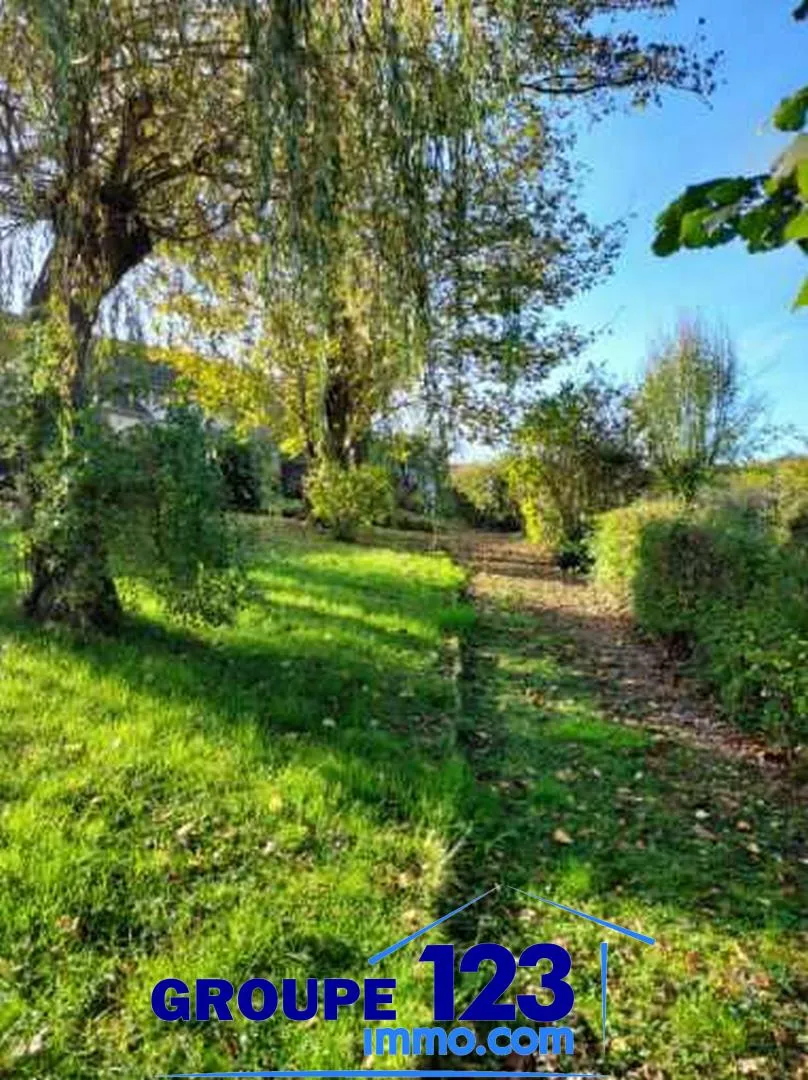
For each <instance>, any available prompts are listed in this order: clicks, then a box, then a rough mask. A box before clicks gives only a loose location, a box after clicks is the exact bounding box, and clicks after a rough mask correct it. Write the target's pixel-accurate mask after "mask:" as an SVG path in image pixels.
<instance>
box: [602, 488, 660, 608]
mask: <svg viewBox="0 0 808 1080" xmlns="http://www.w3.org/2000/svg"><path fill="white" fill-rule="evenodd" d="M680 511H681V504H680V503H678V502H675V501H674V500H672V499H642V500H640V501H638V502H635V503H631V505H630V506H623V507H620V508H619V509H618V510H609V511H608V512H607V513H605V514H601V515H600V516H599V517H598V519H597V521H596V523H595V532H594V535H593V536H592V539H591V541H590V544H589V549H590V551H591V553H592V556H593V558H594V560H595V569H594V578H595V581H596V582H597V584H598V585H600V586H602V587H603V588H604V589H606V590H607V591H608V592H610V593H612V595H613V596H617V597H619V598H620V599H621V600H623V601H624V602H626V603H629V604H630V603H631V601H632V586H633V582H634V578H635V577H636V574H637V569H638V565H639V554H640V541H641V540H642V535H643V531H644V529H645V528H646V526H647V525H648V524H649V523H650V522H652V521H658V520H665V519H670V518H674V517H676V516H677V514H679V513H680Z"/></svg>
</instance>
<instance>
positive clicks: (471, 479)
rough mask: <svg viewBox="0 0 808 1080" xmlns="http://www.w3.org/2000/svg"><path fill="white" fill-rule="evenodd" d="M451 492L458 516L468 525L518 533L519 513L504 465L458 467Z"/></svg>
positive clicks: (453, 471) (454, 474) (496, 462)
mask: <svg viewBox="0 0 808 1080" xmlns="http://www.w3.org/2000/svg"><path fill="white" fill-rule="evenodd" d="M452 491H453V493H454V497H455V504H456V507H457V513H458V514H459V516H460V517H461V518H462V519H463V520H464V521H466V522H468V524H469V525H473V526H474V527H475V528H479V529H496V530H501V531H503V532H515V531H516V530H518V529H519V511H518V508H517V505H516V503H515V501H514V499H513V497H512V495H511V491H510V484H509V480H508V466H507V464H506V463H505V462H499V461H494V462H490V463H486V464H478V465H457V466H455V467H454V468H453V469H452Z"/></svg>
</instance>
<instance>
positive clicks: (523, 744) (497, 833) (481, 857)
mask: <svg viewBox="0 0 808 1080" xmlns="http://www.w3.org/2000/svg"><path fill="white" fill-rule="evenodd" d="M281 578H282V579H283V581H284V582H285V583H286V584H287V585H290V586H294V587H296V588H299V590H300V592H301V595H304V594H306V593H308V595H309V596H314V597H317V596H318V595H322V597H323V599H324V600H325V599H329V600H330V601H332V602H345V603H349V604H350V605H351V607H352V609H353V610H352V612H351V614H350V615H344V614H335V613H332V612H329V611H327V610H316V609H315V610H308V609H305V608H298V607H296V606H290V605H284V604H283V603H274V602H273V600H272V597H271V591H272V590H271V586H270V587H269V590H268V593H267V594H266V595H265V596H264V598H262V599H260V601H259V603H258V605H257V607H258V608H259V609H260V610H261V614H260V616H256V617H257V618H258V619H259V621H258V623H257V625H256V628H255V634H254V636H251V629H250V624H249V621H248V623H247V625H246V628H245V629H244V631H243V632H241V633H240V634H238V635H234V636H228V635H222V636H215V635H214V636H210V635H207V636H203V635H195V634H193V633H190V632H188V631H185V630H183V629H181V628H178V627H172V626H166V625H164V624H157V623H153V622H150V621H148V620H145V619H139V618H131V619H129V620H128V623H127V626H126V630H125V632H124V634H123V636H122V637H121V638H120V639H118V640H115V641H103V640H102V641H95V642H86V643H84V644H81V643H78V642H76V641H75V640H73V639H71V638H69V637H66V636H63V635H62V636H58V637H56V638H52V639H51V640H50V643H49V647H50V648H52V649H57V650H62V651H64V652H66V653H71V654H72V655H74V656H75V657H76V659H78V660H79V661H80V662H81V663H83V664H86V665H89V666H90V667H91V669H92V670H93V672H94V673H95V674H97V675H99V676H103V675H114V676H115V677H117V678H121V679H123V680H124V681H125V682H126V684H127V685H128V686H129V687H131V688H132V689H135V690H137V691H140V692H143V693H146V694H148V695H150V696H151V697H153V698H154V700H155V703H156V707H157V708H159V703H160V701H161V700H163V701H166V702H168V701H171V702H177V701H180V702H182V703H183V704H185V705H190V706H192V707H193V715H194V721H193V722H194V725H195V728H194V730H196V731H200V730H201V731H203V732H204V733H205V734H206V735H208V736H210V737H211V738H214V739H220V740H222V741H223V742H226V741H227V740H228V738H229V737H230V735H231V734H232V731H233V729H234V727H240V726H247V727H249V728H250V729H251V730H254V731H255V732H256V733H257V734H258V735H259V745H263V746H264V747H265V748H266V749H267V751H269V750H270V749H271V751H272V753H271V755H270V756H271V758H272V760H273V761H277V755H278V746H277V738H278V736H279V735H281V734H284V733H286V734H294V735H295V736H296V737H297V740H296V742H295V744H294V750H293V751H292V750H291V749H290V751H289V752H290V753H292V752H293V753H294V755H295V756H296V759H298V760H299V759H301V757H302V758H305V757H306V755H307V754H309V753H310V754H311V761H312V763H314V761H315V759H316V762H317V767H318V768H319V770H320V772H321V774H322V775H323V777H324V779H325V781H326V782H334V783H336V782H339V783H340V784H341V785H343V787H344V789H345V799H346V804H348V803H350V802H351V801H352V800H353V801H357V802H361V803H363V804H364V805H365V806H366V807H367V809H368V810H369V812H371V813H372V814H373V815H375V816H377V817H378V819H379V820H380V821H383V820H394V821H406V820H407V819H408V815H409V813H410V810H409V809H408V806H413V805H415V803H416V802H418V796H417V793H418V792H419V790H421V791H422V792H423V796H424V799H425V800H426V801H427V802H428V801H429V798H430V792H433V791H435V777H436V771H438V772H439V771H440V770H441V769H450V768H454V769H456V768H457V766H458V763H460V765H462V767H463V768H465V769H466V770H467V773H468V782H467V783H465V782H461V783H459V784H457V785H455V786H453V787H447V788H444V789H442V793H441V795H440V796H438V795H436V800H438V799H439V798H443V796H445V795H446V794H447V793H449V792H451V798H452V799H453V800H454V804H453V805H451V806H446V805H442V806H441V807H440V808H439V809H440V816H441V818H442V819H443V820H444V821H450V820H453V821H454V822H455V829H456V836H455V837H454V838H455V839H456V838H457V836H460V835H461V834H462V835H465V841H464V844H463V846H462V847H461V848H460V850H459V851H458V853H457V855H456V857H455V860H454V863H453V867H452V871H453V877H452V879H451V881H450V884H449V885H448V886H447V891H446V895H445V905H446V908H447V910H449V909H450V908H451V907H452V906H455V902H456V901H457V900H462V899H464V898H467V895H468V896H472V895H476V894H477V893H479V892H482V891H484V890H485V889H487V888H490V887H491V885H492V884H495V883H498V882H507V883H509V884H513V885H516V886H518V887H530V886H533V887H535V886H536V885H538V884H540V883H541V882H542V881H545V882H547V881H553V880H556V879H557V878H558V875H559V871H560V870H561V871H563V870H564V868H567V869H570V870H572V869H573V868H574V867H576V866H577V867H583V868H585V870H586V876H587V879H588V882H589V885H588V892H589V893H590V894H591V895H592V896H593V897H602V898H604V900H607V899H608V898H609V897H615V896H622V897H629V896H633V897H635V898H637V899H639V900H641V901H643V902H645V903H648V904H654V905H670V906H674V907H677V908H681V909H695V908H696V907H698V908H699V910H700V911H701V912H702V913H703V915H704V917H706V918H710V919H713V920H717V921H720V922H721V923H723V924H726V925H728V926H729V925H731V926H734V927H735V928H761V927H764V926H769V927H779V928H782V929H784V930H785V929H793V928H795V927H796V926H797V925H798V922H799V920H800V918H801V916H802V912H803V910H804V908H803V905H804V896H803V895H802V894H801V891H800V889H799V885H798V879H797V869H796V858H797V857H798V856H800V855H804V854H805V853H804V851H803V850H802V848H801V846H800V839H799V836H800V828H799V822H798V820H797V817H798V815H797V814H796V812H795V808H794V807H793V806H789V804H788V800H787V798H785V797H784V796H783V793H782V792H777V791H775V790H773V789H772V786H771V784H770V783H769V782H768V781H767V780H766V779H765V777H763V776H761V774H760V772H759V771H757V770H755V768H754V767H752V766H748V765H745V764H744V763H739V762H732V761H726V760H723V759H722V758H721V757H720V756H719V755H714V754H711V753H709V752H708V751H705V750H698V749H694V748H692V747H688V746H684V745H681V744H679V743H678V742H677V741H676V740H675V739H673V738H667V737H665V736H664V735H660V734H659V733H655V734H651V733H647V732H644V731H642V730H640V729H635V728H629V727H626V726H624V725H621V724H620V723H618V722H615V721H614V720H613V719H611V718H610V717H609V716H608V714H607V712H605V711H604V710H603V708H602V706H601V704H600V703H599V702H598V698H597V694H596V693H595V692H593V689H592V687H591V685H590V684H589V683H588V682H587V681H586V680H585V679H584V678H583V677H582V676H580V675H578V674H576V673H575V672H574V671H572V670H570V668H569V667H568V665H567V663H566V661H565V655H564V650H563V645H564V643H563V641H562V640H559V639H558V638H557V637H556V636H553V635H547V634H545V635H542V634H541V632H540V630H539V628H538V626H536V627H535V632H534V633H526V632H525V621H524V615H523V614H522V613H519V612H513V611H511V610H508V609H507V608H506V607H501V608H499V609H498V610H489V611H488V612H487V613H485V614H484V615H483V617H482V620H481V622H480V625H479V626H478V628H477V629H476V630H475V631H474V636H475V640H474V647H473V649H472V650H468V649H467V650H466V652H467V655H468V658H469V660H470V663H472V664H473V666H472V668H471V670H467V671H466V673H465V682H464V687H463V695H462V698H463V711H462V716H461V718H460V721H459V722H458V720H457V718H456V717H455V715H454V708H455V702H454V700H453V697H452V689H451V686H450V685H449V683H448V680H447V679H446V677H445V675H444V674H442V673H441V672H440V670H439V665H438V664H437V663H436V662H435V659H434V657H432V658H429V659H428V661H425V656H424V652H423V651H419V649H418V647H417V643H416V642H413V641H412V640H410V639H409V637H408V635H404V634H401V633H400V631H395V630H390V629H388V628H387V627H385V626H380V625H375V624H374V623H373V619H374V618H375V617H376V616H381V615H386V614H388V613H389V611H390V603H391V601H392V600H393V599H395V598H398V607H397V609H396V612H397V613H398V614H404V615H409V616H411V617H412V618H418V617H419V615H423V611H424V604H425V603H426V604H427V605H431V606H432V607H434V606H435V605H436V603H437V604H439V602H440V598H441V597H442V595H443V592H442V590H441V589H440V588H439V587H438V586H437V585H435V586H434V587H432V591H430V586H428V585H425V584H424V583H423V582H421V583H418V584H417V585H416V584H408V583H406V582H402V581H401V579H400V578H399V577H397V576H396V575H392V574H384V573H381V572H377V573H375V575H371V576H370V580H368V579H367V577H365V578H363V579H361V580H351V579H350V576H348V579H347V580H346V575H344V574H340V572H339V569H338V568H336V567H335V568H334V569H333V570H332V569H323V568H322V567H316V566H315V567H313V566H310V565H307V564H306V560H305V557H304V558H302V559H301V560H299V562H298V564H297V565H296V566H294V567H291V568H290V567H289V566H288V565H287V566H285V568H284V570H283V574H282V575H281ZM267 617H271V618H272V619H273V620H274V621H273V623H272V629H273V633H271V634H270V635H269V636H267V634H266V625H265V623H262V622H261V621H260V620H261V619H266V618H267ZM3 627H4V630H5V632H6V634H14V635H16V636H19V637H21V638H22V639H27V640H28V641H29V642H32V643H33V642H35V641H37V640H40V636H39V635H40V634H41V632H40V631H38V630H36V629H33V628H29V627H26V626H25V625H23V624H20V623H19V622H18V620H17V619H16V616H15V615H14V614H13V613H12V611H11V610H10V609H9V608H8V607H6V609H5V612H4V616H3ZM323 751H325V756H324V754H323ZM328 759H330V761H329V760H328ZM404 790H406V791H407V792H408V793H409V794H408V797H407V799H406V800H405V801H401V802H399V801H398V800H397V798H396V794H395V793H396V792H397V791H404ZM384 791H386V794H385V793H384ZM437 809H438V807H437V801H436V810H437ZM799 816H800V817H801V816H803V815H799ZM803 835H805V833H803ZM565 838H569V839H568V840H567V839H565ZM450 839H453V838H450ZM562 876H563V875H562ZM559 899H561V900H562V902H563V900H564V898H563V897H559ZM492 903H493V904H494V905H495V906H498V907H500V908H501V909H502V910H503V912H505V911H508V910H511V909H515V908H516V907H517V906H518V903H517V902H516V901H514V900H513V898H512V897H511V898H509V897H508V896H507V895H506V894H504V893H502V894H500V896H499V897H497V898H495V899H494V900H493V901H492ZM465 925H466V932H468V933H472V932H473V931H472V928H473V927H474V926H475V925H476V923H475V917H474V913H473V912H470V913H469V915H468V917H467V919H466V923H465ZM457 929H458V930H459V931H460V933H461V934H462V933H463V932H464V931H463V919H462V917H461V919H460V920H459V922H458V926H457Z"/></svg>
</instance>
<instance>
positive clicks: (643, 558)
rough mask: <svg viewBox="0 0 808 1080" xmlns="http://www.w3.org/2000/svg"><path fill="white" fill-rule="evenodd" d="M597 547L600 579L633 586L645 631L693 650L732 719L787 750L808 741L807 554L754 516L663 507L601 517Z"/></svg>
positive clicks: (635, 607)
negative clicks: (784, 744)
mask: <svg viewBox="0 0 808 1080" xmlns="http://www.w3.org/2000/svg"><path fill="white" fill-rule="evenodd" d="M635 509H636V508H635ZM616 515H622V517H621V518H620V520H618V521H615V520H614V518H615V516H616ZM609 519H612V520H609ZM621 542H622V543H623V544H625V546H624V548H623V554H622V557H621V556H620V554H619V550H620V548H619V545H620V543H621ZM598 544H599V552H600V560H601V561H600V565H599V566H598V571H597V573H598V577H599V579H600V580H601V581H607V582H612V583H614V584H616V585H617V588H618V591H620V590H621V589H625V587H626V585H628V591H629V594H630V598H631V602H632V605H633V610H634V613H635V615H636V618H637V621H638V623H639V625H640V626H642V627H643V628H644V629H646V630H648V631H649V632H651V633H653V634H656V635H658V636H659V637H661V638H663V639H665V640H667V641H668V642H671V643H673V644H676V645H677V646H679V647H680V648H684V649H686V650H687V652H688V654H689V656H690V659H691V662H692V665H693V668H694V670H695V671H696V672H697V673H698V675H699V676H700V677H701V678H702V679H703V680H704V681H705V682H706V683H707V684H708V685H709V686H710V687H711V688H712V689H713V691H714V692H715V693H716V696H717V697H718V699H719V701H720V702H721V704H722V706H723V708H724V709H725V710H726V712H727V714H728V715H729V716H730V717H731V718H732V719H733V720H734V721H736V722H737V723H738V724H739V725H741V726H743V727H745V728H748V729H750V730H761V731H765V732H766V733H767V734H768V735H770V736H772V737H774V738H775V739H777V740H778V741H782V742H789V743H799V742H800V741H804V740H805V739H806V738H807V737H808V558H806V556H805V554H804V552H801V551H800V550H797V549H795V548H793V547H789V546H786V545H782V544H781V543H778V541H777V538H776V535H775V533H774V531H773V530H772V529H771V528H770V527H769V526H768V525H767V524H766V523H765V522H764V521H762V520H761V519H760V518H758V519H755V518H754V517H752V516H750V515H749V514H748V513H737V512H732V511H723V512H712V513H705V512H703V511H702V512H701V513H699V512H695V513H693V514H690V515H687V514H685V513H684V511H682V510H681V509H679V510H678V511H677V510H676V509H675V508H672V507H670V505H669V506H668V509H667V512H665V511H664V509H663V507H662V505H660V504H656V505H655V506H654V508H653V512H649V509H648V505H646V506H645V507H643V508H639V509H637V512H636V513H635V514H634V516H633V517H632V516H630V515H628V514H627V512H626V511H615V512H613V513H612V514H607V515H604V520H602V521H601V525H600V530H599V537H598ZM618 568H619V572H618Z"/></svg>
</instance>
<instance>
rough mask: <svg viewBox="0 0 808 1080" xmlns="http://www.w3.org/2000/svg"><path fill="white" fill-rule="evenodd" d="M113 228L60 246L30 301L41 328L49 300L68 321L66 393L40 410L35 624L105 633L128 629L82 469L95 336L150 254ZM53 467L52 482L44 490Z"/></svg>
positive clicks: (30, 503)
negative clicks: (128, 278) (119, 291)
mask: <svg viewBox="0 0 808 1080" xmlns="http://www.w3.org/2000/svg"><path fill="white" fill-rule="evenodd" d="M107 222H108V227H107V229H106V230H105V232H104V234H103V235H102V236H100V237H99V236H97V235H93V233H92V230H91V229H90V228H82V227H81V226H79V228H78V229H75V230H74V231H73V232H72V235H70V238H69V240H68V241H62V240H60V238H59V237H58V236H57V240H56V242H55V245H54V249H53V251H52V252H51V255H50V256H49V258H48V260H47V263H46V265H45V267H44V268H43V271H42V274H41V276H40V279H39V280H38V281H37V283H36V286H35V288H34V291H33V293H32V296H31V304H30V308H29V310H30V312H31V316H32V317H33V318H38V317H42V316H43V315H45V312H46V307H47V304H48V302H49V300H51V299H52V298H53V297H54V296H56V297H58V299H59V300H60V301H61V302H62V304H63V306H64V309H65V310H66V314H67V319H66V325H65V326H64V331H65V337H66V338H67V340H66V341H65V342H64V348H65V371H64V373H63V374H64V379H63V385H62V386H61V387H58V388H57V389H56V390H55V391H54V390H53V389H52V390H49V391H47V392H45V393H43V394H42V395H41V398H40V400H39V401H38V402H37V410H36V411H37V412H39V413H40V416H39V418H38V423H37V431H36V433H35V435H34V438H33V439H32V442H31V446H30V455H29V461H28V462H27V466H28V468H27V470H26V473H27V475H26V478H25V485H24V486H25V498H24V515H23V526H24V529H25V530H26V532H27V534H28V535H27V539H28V551H27V560H26V561H27V570H28V574H29V580H30V586H29V589H28V592H27V595H26V596H25V599H24V601H23V608H24V611H25V612H26V614H27V615H29V616H30V617H31V618H33V619H36V620H37V621H39V622H61V623H66V624H68V625H71V626H73V627H76V628H79V629H81V630H89V629H96V630H101V631H104V632H108V631H111V630H113V629H114V628H115V626H116V625H117V623H118V622H119V619H120V616H121V605H120V602H119V599H118V595H117V591H116V589H115V583H114V581H113V578H112V575H111V573H110V569H109V562H108V558H107V551H106V548H105V544H104V529H103V522H102V518H101V510H102V507H101V503H102V499H103V495H102V494H101V493H100V492H99V490H98V486H97V483H96V482H95V481H94V480H93V479H92V478H91V477H88V475H87V473H86V472H83V471H82V465H81V456H82V454H81V449H82V442H83V436H84V431H83V425H84V423H85V421H86V410H87V408H88V406H89V404H90V402H89V381H90V380H89V376H90V364H91V355H92V344H93V343H92V333H93V327H94V325H95V321H96V318H97V315H98V309H99V306H100V304H101V301H102V299H103V297H104V296H105V295H106V293H107V292H109V290H110V289H112V288H113V287H114V286H115V285H116V284H117V283H118V281H119V280H120V279H121V278H122V277H123V275H124V274H125V273H126V272H127V270H129V269H130V268H131V267H133V266H135V265H137V263H139V262H140V261H142V259H143V258H145V256H146V255H147V254H148V252H149V250H150V243H149V239H148V235H147V234H146V233H145V232H144V230H143V229H142V228H132V227H131V223H129V227H124V226H126V222H123V221H122V220H121V218H120V216H119V215H116V214H115V213H114V212H110V213H109V214H108V216H107ZM75 268H78V269H77V270H76V269H75ZM60 421H61V423H60ZM46 462H47V474H46V475H47V477H48V479H47V480H43V479H42V478H41V476H40V471H41V469H42V466H43V464H45V463H46ZM96 464H98V463H96ZM101 464H103V463H101Z"/></svg>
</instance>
